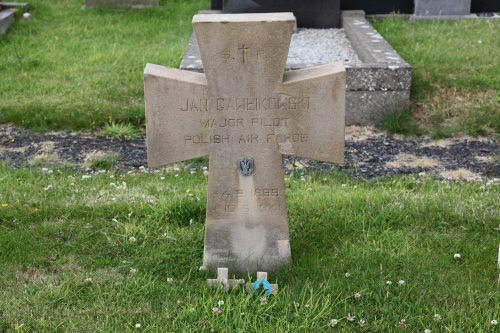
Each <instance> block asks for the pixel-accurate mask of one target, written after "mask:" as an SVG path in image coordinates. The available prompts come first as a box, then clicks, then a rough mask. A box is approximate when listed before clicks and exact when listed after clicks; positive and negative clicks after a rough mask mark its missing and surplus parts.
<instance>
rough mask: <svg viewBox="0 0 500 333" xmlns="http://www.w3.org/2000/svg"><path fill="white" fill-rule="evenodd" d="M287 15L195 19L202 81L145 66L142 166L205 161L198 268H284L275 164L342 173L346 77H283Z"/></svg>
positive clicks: (281, 189)
mask: <svg viewBox="0 0 500 333" xmlns="http://www.w3.org/2000/svg"><path fill="white" fill-rule="evenodd" d="M294 24H295V17H294V16H293V14H292V13H271V14H220V15H218V14H200V15H196V16H194V18H193V27H194V30H195V33H196V36H197V39H198V44H199V46H200V53H201V58H202V62H203V66H204V69H205V74H201V73H193V72H187V71H181V70H177V69H171V68H165V67H162V66H158V65H151V64H148V65H147V66H146V69H145V72H144V75H145V79H144V81H145V83H144V85H145V101H146V130H147V146H148V163H149V166H150V167H156V166H160V165H163V164H167V163H172V162H178V161H182V160H187V159H192V158H195V157H199V156H207V155H208V156H209V164H210V165H209V171H210V174H209V178H208V195H207V196H208V203H207V213H206V223H205V250H204V256H203V265H204V267H206V268H211V269H214V268H216V267H230V268H232V269H235V270H236V271H237V272H239V273H243V274H246V273H247V272H255V271H257V270H262V271H272V270H273V269H275V268H277V267H278V266H281V265H285V264H287V263H288V262H289V261H290V257H291V251H290V244H289V234H288V221H287V209H286V205H285V186H284V181H283V174H282V172H283V162H282V155H283V154H289V155H297V156H301V157H303V158H309V159H315V160H321V161H328V162H338V163H342V162H343V158H344V113H345V87H346V81H345V69H344V67H343V66H342V65H324V66H319V67H313V68H307V69H303V70H298V71H291V72H287V73H285V63H286V59H287V54H288V48H289V46H290V40H291V36H292V31H293V27H294Z"/></svg>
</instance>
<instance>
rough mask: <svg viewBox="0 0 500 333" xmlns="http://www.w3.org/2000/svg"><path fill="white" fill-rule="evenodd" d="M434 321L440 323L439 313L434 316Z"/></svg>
mask: <svg viewBox="0 0 500 333" xmlns="http://www.w3.org/2000/svg"><path fill="white" fill-rule="evenodd" d="M434 320H436V321H439V320H441V315H440V314H439V313H435V314H434Z"/></svg>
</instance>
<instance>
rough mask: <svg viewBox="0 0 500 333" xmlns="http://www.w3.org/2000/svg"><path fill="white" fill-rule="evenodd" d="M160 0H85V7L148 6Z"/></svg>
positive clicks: (156, 3)
mask: <svg viewBox="0 0 500 333" xmlns="http://www.w3.org/2000/svg"><path fill="white" fill-rule="evenodd" d="M159 2H160V1H159V0H85V8H94V7H95V8H117V9H124V8H137V9H140V8H147V7H154V6H158V5H159Z"/></svg>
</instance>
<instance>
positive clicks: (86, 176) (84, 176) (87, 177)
mask: <svg viewBox="0 0 500 333" xmlns="http://www.w3.org/2000/svg"><path fill="white" fill-rule="evenodd" d="M89 178H92V176H91V175H83V176H82V179H89Z"/></svg>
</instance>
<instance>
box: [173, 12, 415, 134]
mask: <svg viewBox="0 0 500 333" xmlns="http://www.w3.org/2000/svg"><path fill="white" fill-rule="evenodd" d="M203 12H204V13H214V14H216V13H220V11H203ZM341 20H342V28H344V30H345V33H346V35H347V36H348V38H349V40H350V42H351V44H352V46H353V48H354V51H355V52H356V53H357V55H358V57H359V59H360V60H361V64H360V65H356V66H346V70H347V91H346V125H364V126H366V125H375V124H376V123H378V122H379V121H380V120H381V119H382V117H383V115H384V113H386V112H393V111H400V110H403V109H405V108H408V107H410V88H411V80H412V67H411V66H410V65H409V64H408V63H407V62H406V61H404V59H403V58H401V56H399V54H398V53H397V52H396V51H395V50H394V49H393V48H392V46H391V45H390V44H389V43H388V42H387V41H386V40H385V39H384V38H383V37H382V36H380V34H379V33H378V32H377V31H376V30H375V28H374V27H373V26H372V25H371V24H370V23H369V22H368V20H367V19H366V18H365V12H364V11H342V17H341ZM305 67H307V65H306V64H298V65H295V66H294V67H292V68H290V67H287V70H297V69H302V68H305ZM180 69H183V70H189V71H194V72H203V65H202V62H201V58H200V55H199V50H198V43H197V41H196V37H195V36H194V35H193V36H192V37H191V40H190V41H189V45H188V49H187V51H186V53H185V54H184V57H183V59H182V62H181V64H180Z"/></svg>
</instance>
